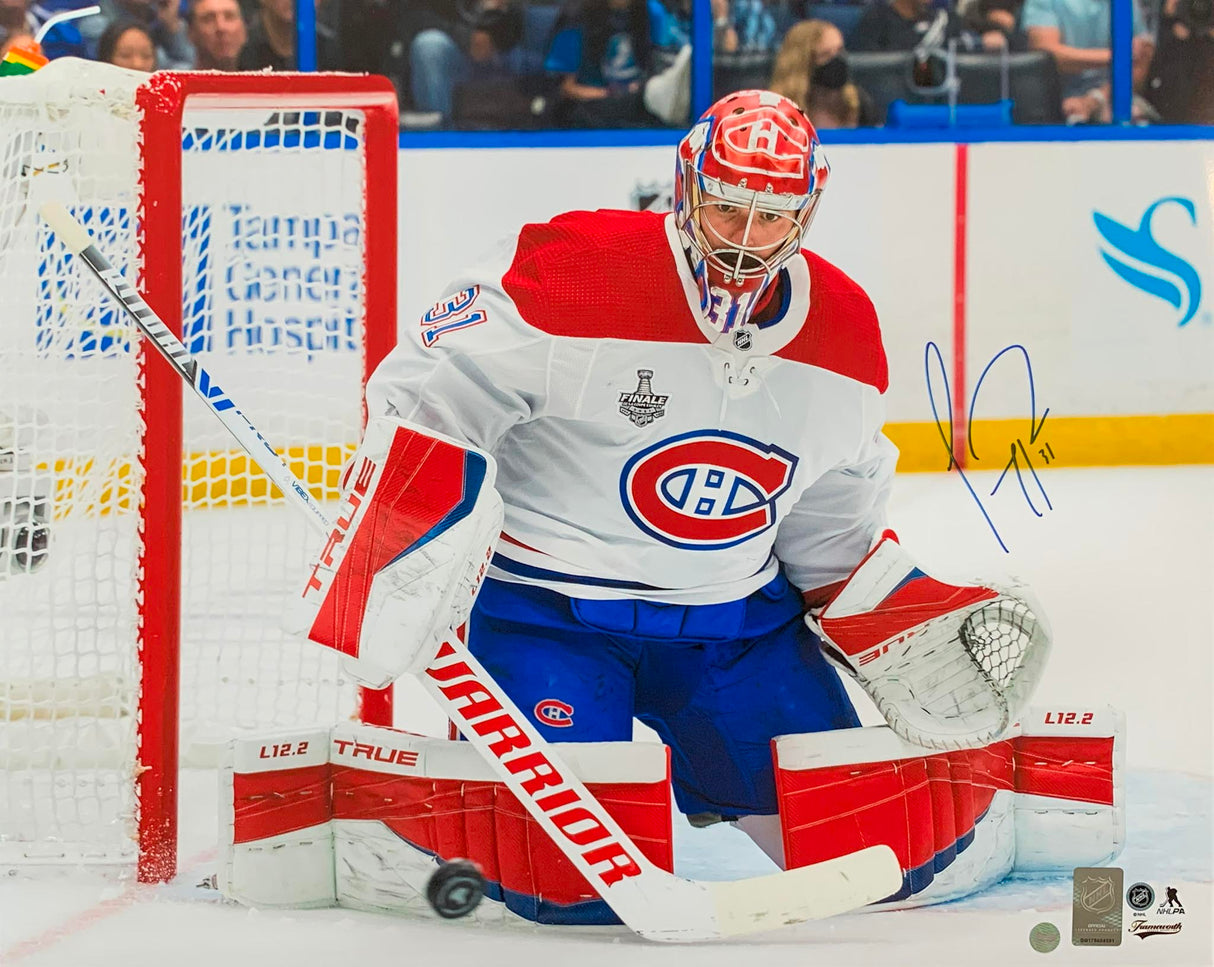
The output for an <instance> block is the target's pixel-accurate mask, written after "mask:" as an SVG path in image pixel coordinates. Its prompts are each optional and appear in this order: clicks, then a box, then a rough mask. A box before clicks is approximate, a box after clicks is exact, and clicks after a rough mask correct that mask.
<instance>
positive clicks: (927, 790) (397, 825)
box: [220, 708, 1125, 924]
mask: <svg viewBox="0 0 1214 967" xmlns="http://www.w3.org/2000/svg"><path fill="white" fill-rule="evenodd" d="M1123 730H1124V722H1123V718H1122V716H1121V714H1120V713H1119V712H1117V711H1115V710H1113V709H1111V708H1103V709H1075V710H1060V711H1054V710H1049V711H1046V710H1040V709H1037V710H1029V711H1028V712H1026V714H1025V717H1024V719H1023V725H1022V726H1020V727H1018V728H1017V729H1015V730H1013V731H1014V734H1013V735H1011V736H1009V737H1007V738H1004V739H1002V740H1000V741H998V742H995V743H992V744H990V745H988V746H985V747H983V748H976V749H967V750H961V751H954V752H932V751H930V750H927V749H923V748H919V747H915V746H911V745H910V744H908V743H906V742H904V741H903V740H901V739H900V738H898V737H897V736H896V735H895V734H894V733H893V732H891V731H890V730H889V729H888V728H886V727H885V726H881V727H877V728H864V729H847V730H842V731H838V732H823V733H814V734H807V735H794V736H781V737H780V738H778V739H776V740H775V741H774V742H773V743H772V746H773V755H774V756H775V759H776V765H777V769H776V773H777V783H778V795H779V809H780V814H779V817H778V819H777V817H748V818H750V819H752V820H758V821H767V822H769V823H772V824H775V823H778V825H779V827H780V829H779V834H778V835H777V836H776V837H775V843H776V844H777V845H776V846H775V848H774V849H773V850H771V852H773V853H774V858H775V859H776V860H777V861H778V862H780V863H781V865H786V866H787V867H789V868H793V867H803V866H809V865H812V864H814V863H818V862H821V861H823V860H829V859H832V858H834V857H837V856H844V855H847V854H848V853H850V852H852V851H854V850H857V849H860V848H863V847H868V846H873V845H877V844H887V845H889V846H890V847H892V848H893V850H894V852H895V853H896V854H897V856H898V859H899V862H900V864H901V866H902V869H903V885H902V889H901V890H900V891H898V892H897V893H895V894H893V895H892V896H891V897H889V898H888V899H887V900H886V901H883V902H882V903H878V904H874V905H873V906H871V907H869V908H867V909H870V910H880V909H890V908H900V907H906V906H917V905H923V904H929V903H940V902H943V901H945V900H952V899H956V898H958V897H961V896H966V895H968V894H971V893H974V892H977V891H979V890H982V889H985V888H987V887H989V886H991V885H992V884H994V883H996V882H998V881H999V880H1001V879H1003V877H1005V876H1006V875H1007V874H1008V873H1009V872H1012V871H1013V870H1016V871H1027V870H1034V871H1036V870H1064V869H1072V868H1074V867H1076V866H1096V865H1101V864H1103V863H1107V862H1110V861H1111V860H1112V859H1113V858H1114V857H1116V856H1117V854H1118V853H1119V852H1120V851H1121V848H1122V845H1123V843H1124V840H1125V814H1124V791H1123V773H1124V767H1123V753H1122V743H1123ZM557 748H559V749H560V752H561V755H562V756H563V757H564V758H565V759H566V761H567V762H568V763H569V764H570V766H571V768H573V769H574V770H575V771H576V772H577V773H578V775H579V776H580V777H581V778H582V779H583V780H584V781H585V782H586V783H588V784H589V786H590V788H591V789H592V790H593V791H594V793H595V794H596V796H597V797H598V798H599V800H600V801H601V802H602V803H603V804H604V806H606V808H607V810H608V811H609V812H610V813H611V815H612V817H613V818H614V819H615V820H616V821H617V822H619V823H620V825H621V827H622V828H623V829H624V831H625V832H627V833H628V835H629V836H630V837H631V838H632V839H633V841H634V842H636V843H637V844H638V846H639V847H640V848H641V849H642V851H643V852H644V853H645V855H646V856H647V857H648V858H649V859H650V860H651V861H652V862H653V863H655V864H656V865H657V866H659V867H661V868H662V869H665V870H670V869H672V867H673V860H674V854H673V846H672V831H671V794H670V767H669V759H668V752H667V750H666V748H665V747H664V746H661V745H657V744H643V743H630V742H602V743H565V744H561V745H558V746H557ZM221 782H222V785H223V793H222V802H223V803H224V804H225V810H224V811H223V812H222V813H221V815H222V816H223V819H222V829H221V836H220V842H221V844H223V856H222V866H221V871H220V888H221V890H222V891H223V892H224V894H225V895H226V896H228V897H230V898H232V899H235V900H238V901H240V902H242V903H246V904H249V905H252V906H270V907H316V906H334V905H336V906H345V907H352V908H357V909H363V910H371V911H379V912H387V913H407V914H417V915H421V916H435V914H434V913H433V911H432V910H431V909H430V906H429V904H428V902H427V901H426V899H425V897H426V885H427V883H428V882H429V879H430V876H431V875H432V874H433V873H434V871H435V870H437V869H438V867H439V866H440V865H441V863H442V861H444V860H450V859H455V858H468V859H471V860H473V861H474V862H476V863H477V864H478V865H479V866H480V868H481V871H482V872H483V874H484V876H485V879H486V881H487V884H488V886H487V890H486V896H487V898H489V899H490V900H496V901H498V902H497V903H482V904H481V905H480V907H478V908H477V911H476V913H475V914H474V916H476V917H478V918H481V919H493V918H495V917H500V916H503V915H504V914H503V912H502V911H503V910H506V911H509V912H510V913H513V914H516V915H518V916H520V917H523V918H525V919H528V920H534V921H538V922H541V923H556V924H559V923H564V924H574V923H578V924H586V923H590V924H603V923H617V922H619V921H618V920H617V919H616V918H615V916H614V914H612V912H611V910H610V909H609V908H608V906H607V905H606V904H605V903H604V902H603V901H602V900H601V899H599V898H598V896H597V894H596V893H595V891H594V889H593V888H592V887H591V885H590V884H589V883H588V882H587V881H586V880H585V879H584V878H583V877H582V876H581V875H580V874H579V873H578V872H577V871H576V870H575V869H574V868H573V866H572V864H571V863H570V862H569V861H568V860H567V859H566V858H565V857H564V856H563V855H562V854H561V853H560V851H559V850H558V849H557V848H556V847H555V846H554V845H553V843H552V841H551V840H550V839H549V838H548V837H547V836H546V835H545V834H544V833H543V832H542V831H541V830H540V829H539V828H538V826H536V824H535V821H534V820H533V819H531V818H530V817H529V816H528V815H527V814H526V811H525V810H524V809H523V808H522V807H521V805H520V804H519V802H518V800H517V799H515V798H514V797H513V796H512V795H511V794H510V793H509V791H508V790H506V789H505V787H504V786H503V785H502V784H501V783H499V782H496V781H495V780H494V777H493V775H492V772H491V771H490V770H489V768H488V767H487V765H486V764H485V762H484V760H482V759H481V758H480V757H479V756H478V755H477V754H476V752H475V750H474V749H472V747H471V746H469V745H468V744H466V743H462V742H452V741H449V740H447V739H436V738H428V737H424V736H415V735H409V734H407V733H403V732H399V731H395V730H392V729H382V728H375V727H371V726H357V725H348V726H342V727H339V728H336V729H334V730H333V731H332V732H328V731H314V732H307V733H302V732H301V733H292V734H287V735H279V736H276V737H274V738H271V739H266V740H263V741H257V740H247V739H246V740H237V741H235V742H233V743H231V745H230V747H229V754H228V761H227V765H226V768H225V769H224V771H223V773H222V778H221ZM576 813H577V811H576V810H573V811H571V812H570V815H569V816H568V817H567V818H568V820H569V824H570V825H569V828H568V833H569V834H570V835H573V836H576V835H577V833H578V826H577V824H578V823H579V822H582V821H583V820H582V819H580V818H579V817H578V815H576Z"/></svg>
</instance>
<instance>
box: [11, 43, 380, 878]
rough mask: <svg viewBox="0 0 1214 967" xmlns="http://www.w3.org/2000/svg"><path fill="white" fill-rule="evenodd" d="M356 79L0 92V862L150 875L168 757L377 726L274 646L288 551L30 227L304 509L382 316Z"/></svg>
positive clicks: (370, 702) (327, 464)
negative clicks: (244, 441)
mask: <svg viewBox="0 0 1214 967" xmlns="http://www.w3.org/2000/svg"><path fill="white" fill-rule="evenodd" d="M396 139H397V115H396V100H395V94H394V92H393V89H392V87H391V85H390V84H389V83H388V82H387V81H385V80H383V79H382V78H372V77H359V76H353V75H324V74H255V75H248V74H219V73H201V72H200V73H193V72H162V73H157V74H153V75H148V74H136V73H133V72H130V71H125V70H121V69H118V68H114V67H111V66H108V65H102V64H94V63H90V62H84V61H70V60H64V61H53V62H52V63H50V64H49V65H47V66H46V67H44V68H43V69H42V70H39V71H37V72H36V73H34V74H31V75H28V76H25V77H15V78H5V79H4V80H3V82H0V168H2V176H0V865H9V866H11V865H14V864H21V863H30V862H35V863H36V862H67V863H82V862H107V863H109V862H129V861H131V860H133V859H136V858H137V865H138V875H139V878H140V879H141V880H144V881H154V880H164V879H168V878H170V877H171V876H172V875H174V873H175V869H176V821H177V780H178V767H179V765H214V762H215V759H216V752H217V749H218V747H219V746H220V745H221V744H222V743H224V742H226V741H227V740H228V739H229V738H230V737H231V736H232V735H234V734H240V733H246V734H247V733H258V732H261V733H264V732H265V731H267V730H272V729H277V728H284V727H292V726H299V725H310V724H314V723H322V724H329V723H332V722H334V721H336V720H338V719H340V718H343V717H346V718H348V717H351V716H360V717H361V718H362V719H363V720H364V721H369V722H374V723H378V724H390V718H391V707H390V696H388V695H386V694H385V693H365V694H364V695H363V696H362V699H361V701H360V698H359V696H358V695H357V694H356V689H355V687H354V685H353V683H352V682H350V681H349V680H347V679H345V678H344V676H343V675H342V674H341V670H340V667H339V663H338V661H337V658H336V656H335V655H332V654H329V653H326V652H324V650H323V649H321V648H319V647H318V646H315V645H312V644H310V643H308V642H306V641H303V640H302V639H298V638H293V637H292V636H290V635H288V634H287V633H286V632H284V631H282V630H281V627H282V612H283V609H284V607H285V606H286V604H287V602H288V600H289V598H290V597H291V596H292V595H295V594H298V592H299V590H300V589H301V588H302V586H303V584H302V582H303V579H304V574H305V568H306V566H307V564H308V555H309V552H310V551H315V549H316V546H315V545H316V543H317V542H316V539H315V537H314V535H313V534H312V533H311V532H310V531H309V528H308V522H307V521H306V519H304V518H303V517H302V516H300V515H299V514H298V512H296V511H295V510H293V509H292V508H290V507H288V506H286V505H285V504H284V503H283V501H282V498H281V495H279V494H277V492H274V491H272V490H271V488H270V485H269V483H268V481H267V480H266V478H264V477H263V476H262V475H261V474H260V472H259V471H257V469H256V468H255V467H254V466H252V465H251V463H250V461H249V460H248V459H247V458H246V457H245V456H244V455H243V453H241V452H240V451H238V450H237V448H236V445H235V444H234V443H233V441H232V440H231V439H230V438H229V437H228V436H227V433H226V431H225V430H224V429H223V428H222V427H221V426H220V424H219V423H218V422H217V421H216V420H215V419H214V417H213V416H212V415H211V414H210V413H209V412H207V410H206V408H205V407H203V406H202V405H201V404H200V403H199V402H198V401H197V400H195V399H194V398H193V397H192V394H187V396H186V399H185V400H184V408H183V392H182V389H183V386H182V382H181V380H180V379H179V378H178V377H177V375H176V374H175V373H173V371H172V370H171V369H170V368H169V366H168V365H167V364H165V362H164V360H162V359H158V358H155V355H156V354H155V352H154V350H149V349H145V348H144V345H143V342H142V340H141V339H140V338H139V337H138V335H137V332H136V330H135V329H134V327H133V326H132V325H131V324H130V323H129V321H128V320H127V319H126V318H125V316H124V315H123V314H122V312H121V310H120V309H119V308H118V307H117V306H116V305H115V304H114V303H113V302H112V301H110V300H109V298H108V297H107V296H106V294H105V293H104V291H103V290H102V289H101V287H100V285H99V284H98V283H97V282H96V281H95V280H94V279H93V278H92V277H91V275H90V274H89V272H88V270H87V268H86V267H85V266H84V265H83V264H79V263H77V262H76V261H75V260H74V259H73V258H72V257H71V256H70V255H69V254H68V253H67V251H66V249H64V248H63V247H62V246H61V245H60V244H59V243H58V242H57V241H56V240H55V238H54V236H53V234H52V233H51V232H50V231H49V230H48V228H47V227H46V226H45V225H44V224H43V223H42V222H41V220H40V219H39V218H38V216H37V210H38V208H39V206H40V205H41V204H42V203H43V202H45V201H47V200H50V199H54V200H57V201H60V202H62V203H64V204H65V205H66V206H67V207H68V208H69V210H71V211H72V212H73V214H75V216H76V217H77V218H78V219H79V220H80V221H81V222H82V223H83V224H84V225H85V226H86V227H87V228H88V229H89V230H90V232H91V233H92V234H93V237H94V239H95V241H96V243H97V245H98V246H99V248H100V249H101V250H102V251H103V252H104V253H105V254H106V255H107V256H108V257H109V258H110V260H111V261H112V262H113V263H114V265H115V266H116V267H117V268H118V269H119V270H120V271H122V272H123V274H124V275H125V276H126V277H127V278H133V279H136V280H137V284H138V287H139V288H140V289H141V291H142V292H143V293H144V295H145V297H146V299H147V301H148V303H149V304H150V305H151V306H152V308H153V309H155V311H156V312H157V313H158V314H159V315H160V316H161V317H162V318H163V319H164V320H165V322H166V323H167V324H168V325H169V326H170V328H172V329H173V330H174V331H175V332H177V333H178V334H179V335H180V336H181V338H182V340H183V341H184V343H185V344H186V346H187V347H188V348H189V349H190V350H191V352H193V353H195V354H196V355H197V356H198V358H199V360H200V362H201V363H202V364H203V365H204V366H206V367H208V368H210V369H212V370H213V371H214V373H215V375H216V377H217V378H218V379H219V380H220V381H221V382H222V385H223V386H224V387H225V389H226V390H227V392H228V393H230V394H231V396H232V398H233V399H234V400H236V401H237V403H238V405H239V406H240V407H241V408H242V409H243V410H244V411H245V412H246V413H247V415H248V416H249V418H250V419H251V420H252V421H253V422H254V423H255V424H256V426H257V427H258V428H259V429H260V430H261V432H262V434H263V435H264V436H265V437H266V438H267V439H268V440H270V441H271V443H272V444H273V445H274V446H276V447H278V448H279V450H280V452H282V453H284V455H285V456H286V458H287V460H288V462H289V463H290V464H291V465H292V467H293V469H294V470H295V472H296V473H297V474H298V475H299V476H300V477H301V478H302V479H304V480H305V481H306V482H307V484H308V486H309V487H310V488H311V490H312V492H313V493H314V494H315V495H316V496H317V497H318V498H320V499H335V498H336V497H337V495H338V477H339V475H340V470H341V467H342V465H343V464H344V462H345V461H346V460H347V459H348V457H349V455H350V453H351V452H352V450H353V447H354V445H355V444H356V443H357V441H358V439H359V436H360V433H361V429H362V425H363V421H364V410H363V407H364V404H363V387H364V385H365V382H366V378H367V376H368V375H369V373H370V372H371V371H372V370H373V369H374V367H375V365H376V364H377V363H378V362H379V360H380V359H381V358H382V357H383V356H384V355H385V354H386V353H387V352H388V351H389V350H390V349H391V347H392V345H393V343H394V340H395V320H396V289H395V286H396V281H395V272H396V157H397V144H396Z"/></svg>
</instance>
